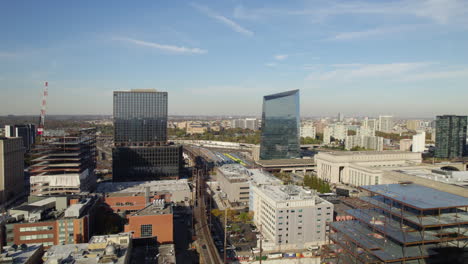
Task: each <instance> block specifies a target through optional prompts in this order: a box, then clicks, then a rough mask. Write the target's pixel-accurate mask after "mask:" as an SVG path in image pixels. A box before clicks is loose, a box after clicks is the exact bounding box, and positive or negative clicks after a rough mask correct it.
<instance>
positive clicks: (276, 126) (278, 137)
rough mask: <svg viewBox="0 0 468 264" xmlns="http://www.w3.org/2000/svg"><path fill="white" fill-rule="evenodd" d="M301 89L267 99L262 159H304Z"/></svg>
mask: <svg viewBox="0 0 468 264" xmlns="http://www.w3.org/2000/svg"><path fill="white" fill-rule="evenodd" d="M299 115H300V112H299V90H293V91H288V92H283V93H278V94H272V95H267V96H264V97H263V112H262V137H261V143H260V159H262V160H271V159H293V158H299V157H300V152H299V148H300V145H299V144H300V141H299V140H300V137H299V136H300V127H299V126H300V117H299Z"/></svg>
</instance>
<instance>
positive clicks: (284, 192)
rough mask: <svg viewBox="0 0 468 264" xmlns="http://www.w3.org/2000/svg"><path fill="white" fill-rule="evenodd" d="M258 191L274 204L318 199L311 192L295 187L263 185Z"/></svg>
mask: <svg viewBox="0 0 468 264" xmlns="http://www.w3.org/2000/svg"><path fill="white" fill-rule="evenodd" d="M260 190H262V191H263V193H265V194H266V195H268V197H270V198H271V199H273V200H275V201H276V202H284V201H300V200H312V199H315V198H318V197H317V196H316V195H314V194H313V192H312V191H310V190H306V189H304V188H302V187H300V186H296V185H263V186H262V187H260Z"/></svg>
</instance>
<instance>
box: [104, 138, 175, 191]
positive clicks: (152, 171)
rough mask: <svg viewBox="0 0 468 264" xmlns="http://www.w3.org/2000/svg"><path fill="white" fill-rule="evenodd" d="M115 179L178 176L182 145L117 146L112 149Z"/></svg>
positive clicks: (132, 179) (133, 179) (113, 177)
mask: <svg viewBox="0 0 468 264" xmlns="http://www.w3.org/2000/svg"><path fill="white" fill-rule="evenodd" d="M112 159H113V162H112V167H113V168H112V171H113V176H112V180H113V181H117V182H118V181H146V180H159V179H167V178H178V177H179V172H180V170H181V169H182V168H183V158H182V146H177V145H171V146H154V147H117V148H114V149H113V151H112Z"/></svg>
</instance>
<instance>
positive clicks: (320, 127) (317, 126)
mask: <svg viewBox="0 0 468 264" xmlns="http://www.w3.org/2000/svg"><path fill="white" fill-rule="evenodd" d="M314 126H315V132H316V133H322V134H323V133H324V131H323V130H324V128H325V127H326V126H327V124H326V123H325V122H322V121H319V122H314Z"/></svg>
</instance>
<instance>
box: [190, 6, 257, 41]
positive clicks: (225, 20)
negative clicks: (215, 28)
mask: <svg viewBox="0 0 468 264" xmlns="http://www.w3.org/2000/svg"><path fill="white" fill-rule="evenodd" d="M190 5H191V6H192V7H194V8H196V9H198V10H199V11H200V12H202V13H203V14H205V15H207V16H209V17H211V18H213V19H216V20H217V21H218V22H221V23H222V24H224V25H226V26H228V27H230V28H231V29H232V30H234V31H236V32H238V33H241V34H244V35H246V36H253V35H254V32H253V31H250V30H248V29H246V28H244V27H242V26H241V25H239V24H238V23H236V22H234V21H233V20H231V19H229V18H227V17H225V16H222V15H220V14H217V13H215V12H214V11H213V10H211V9H209V8H208V7H206V6H202V5H199V4H195V3H191V4H190Z"/></svg>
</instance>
